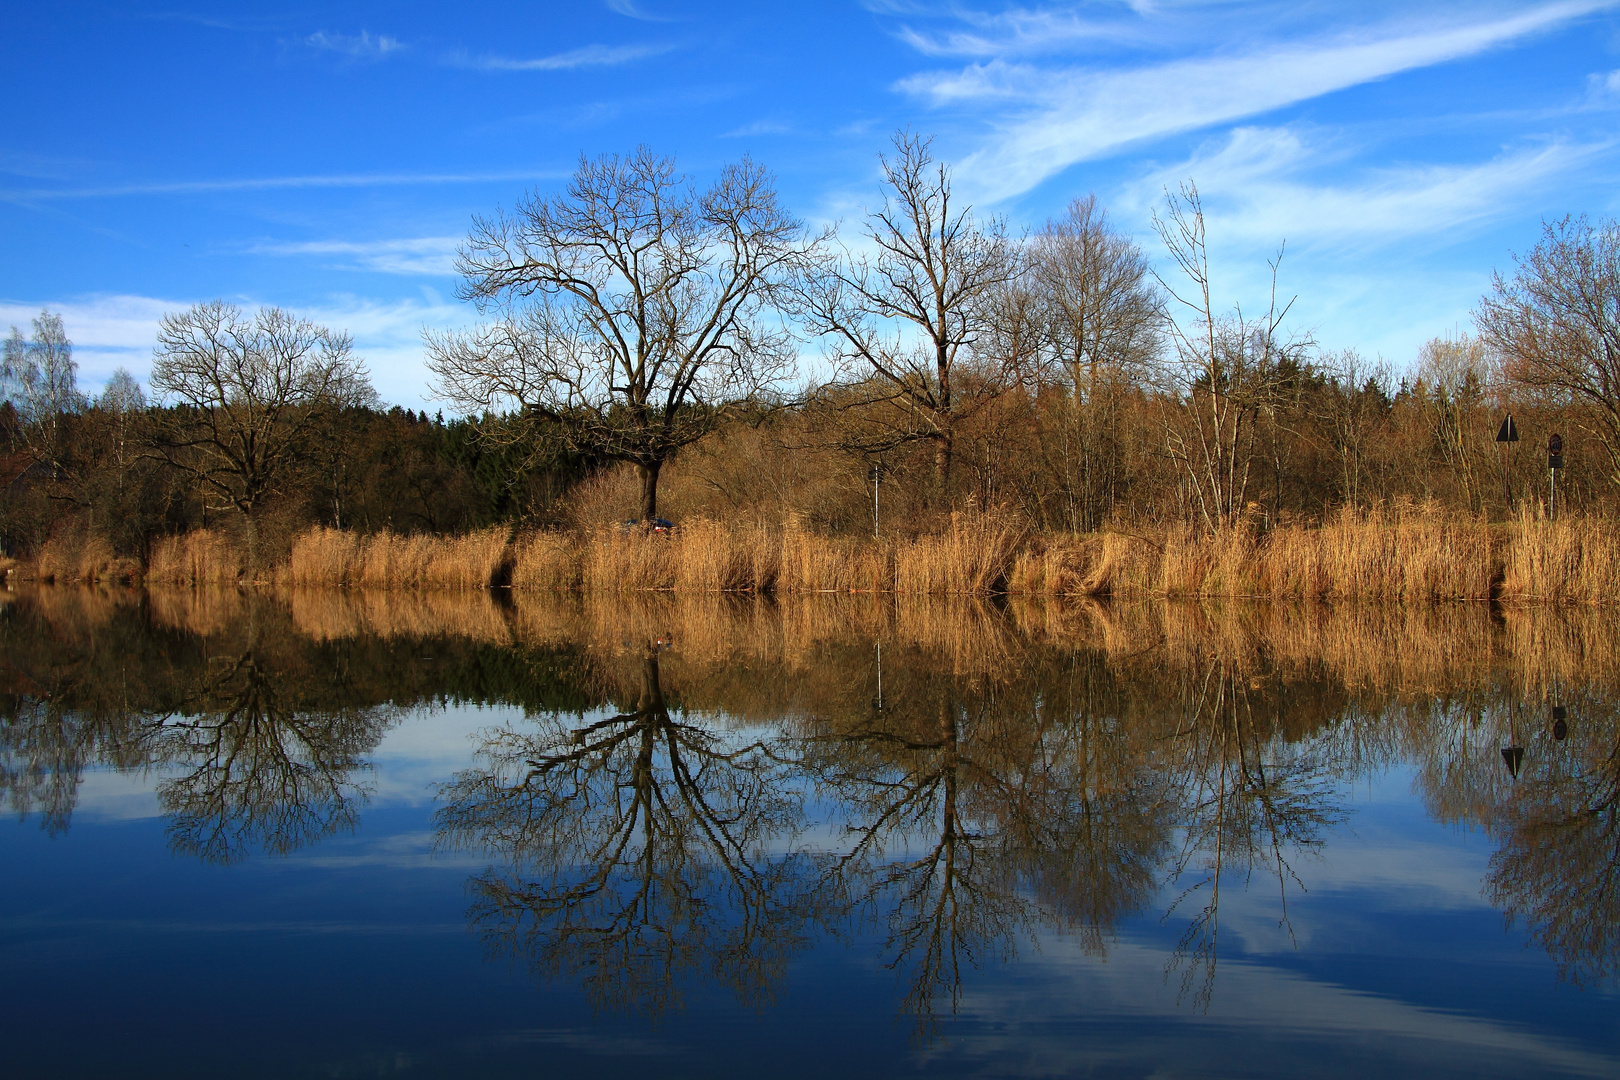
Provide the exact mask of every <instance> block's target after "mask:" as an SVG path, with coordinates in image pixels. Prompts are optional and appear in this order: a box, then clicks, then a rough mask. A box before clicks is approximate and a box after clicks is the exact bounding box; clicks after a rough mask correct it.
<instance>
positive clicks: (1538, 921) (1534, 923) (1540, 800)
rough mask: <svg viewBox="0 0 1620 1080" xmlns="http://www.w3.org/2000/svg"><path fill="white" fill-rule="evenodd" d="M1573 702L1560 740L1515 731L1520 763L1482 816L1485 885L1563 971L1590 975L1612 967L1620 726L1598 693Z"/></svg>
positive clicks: (1597, 977) (1619, 880) (1617, 967)
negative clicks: (1489, 836) (1487, 832)
mask: <svg viewBox="0 0 1620 1080" xmlns="http://www.w3.org/2000/svg"><path fill="white" fill-rule="evenodd" d="M1572 711H1573V712H1574V714H1575V716H1576V724H1575V732H1574V737H1573V738H1571V739H1570V740H1569V742H1567V743H1565V742H1562V741H1561V740H1555V739H1553V738H1551V737H1550V735H1549V733H1548V732H1546V731H1543V730H1539V729H1538V730H1536V731H1535V733H1534V734H1533V735H1531V737H1530V738H1528V739H1523V740H1521V741H1524V742H1526V743H1528V746H1527V747H1526V754H1525V762H1526V765H1527V767H1526V768H1525V771H1524V774H1523V775H1522V776H1521V777H1520V779H1519V781H1518V783H1517V784H1515V785H1513V790H1512V793H1511V795H1510V796H1509V797H1508V798H1506V799H1504V800H1503V802H1502V804H1501V805H1500V806H1499V807H1498V809H1497V811H1496V813H1495V815H1494V820H1493V821H1492V823H1491V824H1492V826H1493V831H1494V832H1495V833H1496V834H1497V836H1498V839H1499V847H1498V850H1497V851H1496V853H1495V854H1494V855H1492V857H1491V864H1490V872H1489V875H1488V877H1487V888H1488V890H1489V893H1490V896H1491V902H1492V903H1493V904H1495V905H1497V906H1498V907H1500V908H1502V910H1503V912H1504V913H1505V914H1506V916H1507V917H1508V919H1509V920H1515V919H1517V920H1522V921H1523V922H1524V923H1525V925H1526V926H1527V927H1528V928H1529V930H1530V933H1531V934H1532V935H1533V936H1534V937H1535V939H1536V941H1538V942H1539V943H1540V944H1541V945H1542V946H1543V947H1545V948H1546V950H1547V951H1548V953H1550V954H1551V955H1552V957H1553V958H1554V960H1555V961H1557V963H1558V967H1559V972H1560V974H1561V975H1562V976H1563V977H1565V978H1568V979H1570V980H1571V981H1573V982H1575V983H1577V984H1596V983H1601V982H1604V981H1607V980H1610V979H1613V978H1614V977H1615V976H1616V975H1617V974H1620V731H1617V730H1616V728H1617V725H1616V715H1615V707H1614V703H1613V701H1612V699H1609V698H1607V697H1605V696H1599V695H1580V697H1579V699H1578V700H1577V702H1576V705H1575V708H1574V709H1573V710H1572ZM1527 726H1528V725H1527ZM1504 771H1505V770H1504Z"/></svg>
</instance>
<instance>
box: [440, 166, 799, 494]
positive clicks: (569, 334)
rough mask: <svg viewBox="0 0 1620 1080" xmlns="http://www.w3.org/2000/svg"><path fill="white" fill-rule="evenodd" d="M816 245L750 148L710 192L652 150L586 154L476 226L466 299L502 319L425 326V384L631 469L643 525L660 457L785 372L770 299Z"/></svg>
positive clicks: (464, 267) (783, 344)
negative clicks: (532, 422)
mask: <svg viewBox="0 0 1620 1080" xmlns="http://www.w3.org/2000/svg"><path fill="white" fill-rule="evenodd" d="M810 246H811V244H810V242H809V241H807V240H806V239H805V236H804V231H803V229H802V228H801V226H800V224H799V222H798V221H796V220H795V219H794V218H793V217H791V216H790V215H789V214H788V213H787V212H786V211H784V210H783V209H782V207H781V206H780V205H779V204H778V202H777V197H776V190H775V187H774V184H773V181H772V178H771V176H770V174H769V173H767V172H766V171H765V170H764V169H763V168H761V167H759V166H757V165H755V164H753V163H752V162H749V161H747V160H744V161H742V162H740V163H738V164H734V165H728V166H726V167H725V168H724V169H722V170H721V171H720V174H719V176H718V177H716V179H715V181H714V183H712V184H711V185H710V186H709V187H708V188H706V189H704V190H702V191H699V190H698V189H697V188H696V187H694V186H693V185H692V184H691V183H690V182H689V181H688V180H687V178H685V177H684V176H682V175H681V174H680V173H678V172H677V171H676V168H675V161H674V159H673V158H668V157H660V156H658V155H656V154H654V153H652V151H650V150H648V149H647V148H645V147H642V148H640V149H638V150H637V151H636V152H635V153H633V154H629V155H627V156H619V155H606V156H602V157H598V158H595V159H589V160H581V162H580V165H579V169H578V170H577V171H576V172H575V173H574V176H573V179H571V180H570V181H569V183H568V186H567V187H566V188H565V189H564V190H563V191H562V192H561V193H560V194H558V195H555V196H552V197H549V198H543V197H540V196H538V195H536V196H531V197H529V198H527V199H525V200H524V201H522V202H520V203H519V204H518V205H517V207H516V209H514V210H513V211H512V212H511V213H499V214H497V215H496V216H494V217H492V218H480V219H478V220H477V221H476V222H475V223H474V226H473V230H472V233H471V235H470V236H469V237H468V239H467V242H466V244H465V245H463V247H462V248H461V252H460V257H459V259H458V261H457V266H458V268H459V269H460V271H461V273H462V275H463V277H464V279H465V281H464V284H463V285H462V288H461V294H462V296H463V297H464V298H465V299H468V300H471V301H473V302H474V303H475V304H477V305H478V308H479V310H480V311H481V312H484V313H490V314H493V315H495V318H494V320H493V321H492V322H490V323H488V324H486V325H483V326H480V327H478V328H476V329H474V330H471V331H468V332H464V333H463V332H451V333H443V334H434V333H429V334H428V335H427V352H428V367H429V369H430V370H431V371H432V372H433V375H434V384H433V390H434V392H435V393H437V394H438V395H440V396H441V397H443V398H444V399H445V400H447V401H450V402H453V403H454V404H456V405H458V406H460V407H463V408H466V409H469V410H479V409H501V408H510V407H512V406H517V407H519V408H521V409H522V410H523V412H524V413H525V414H527V415H529V416H532V417H535V418H537V419H542V420H546V421H550V422H552V425H553V427H554V430H556V431H558V432H560V433H561V436H562V438H563V439H564V440H565V442H566V443H567V445H568V448H569V449H571V450H574V451H577V452H584V453H589V454H592V455H595V456H598V457H602V458H606V459H608V460H616V461H626V462H630V463H632V464H634V465H635V467H636V469H637V471H638V472H639V474H640V477H641V517H642V519H643V520H651V519H652V518H654V517H656V516H657V513H658V476H659V471H660V470H661V469H662V468H663V465H664V463H665V462H666V461H668V460H669V458H670V457H671V456H672V455H673V454H674V453H675V452H676V451H678V450H679V449H680V448H681V447H683V446H687V445H689V444H691V443H693V442H695V441H697V440H698V439H700V438H702V437H703V436H704V435H706V434H707V433H708V432H710V431H711V430H713V429H714V427H715V425H716V424H717V423H718V422H719V420H720V419H721V417H722V416H723V415H724V411H725V410H726V409H728V408H732V407H734V406H736V405H737V404H738V403H739V402H742V401H745V400H748V399H750V398H757V397H759V396H760V395H761V394H762V393H768V392H769V391H770V390H771V389H772V388H773V387H774V386H775V385H776V384H777V383H778V381H779V380H780V379H781V378H782V377H783V376H784V374H785V373H786V372H787V371H788V370H789V369H790V364H791V350H790V342H789V339H788V336H787V335H786V333H785V332H783V331H782V329H781V328H780V326H779V325H777V326H775V327H773V326H772V325H771V324H770V322H769V320H768V318H767V317H768V315H769V303H770V301H771V299H772V297H773V296H774V294H775V292H776V290H777V289H778V288H779V287H780V286H781V284H782V282H783V281H784V280H785V279H786V278H787V277H788V276H789V275H790V274H791V273H792V272H793V271H794V269H795V268H796V266H797V263H798V262H799V260H800V259H801V258H803V256H804V255H805V253H806V252H807V251H808V250H809V248H810Z"/></svg>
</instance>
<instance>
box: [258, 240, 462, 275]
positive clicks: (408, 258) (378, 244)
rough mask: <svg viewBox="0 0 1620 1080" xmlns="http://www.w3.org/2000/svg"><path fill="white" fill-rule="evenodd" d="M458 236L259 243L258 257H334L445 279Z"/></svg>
mask: <svg viewBox="0 0 1620 1080" xmlns="http://www.w3.org/2000/svg"><path fill="white" fill-rule="evenodd" d="M460 243H461V237H456V236H422V237H413V238H408V239H398V240H372V241H364V242H353V241H347V240H315V241H308V242H304V243H293V244H260V245H258V246H256V247H253V248H250V249H249V250H250V251H251V252H252V253H254V254H261V255H316V256H336V257H337V258H336V262H337V265H339V266H342V267H347V268H354V269H362V270H371V271H375V272H377V273H383V274H408V275H412V276H421V275H433V276H448V275H451V274H454V273H455V272H456V265H455V264H456V247H457V246H458V245H459V244H460Z"/></svg>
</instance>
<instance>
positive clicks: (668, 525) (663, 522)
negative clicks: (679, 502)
mask: <svg viewBox="0 0 1620 1080" xmlns="http://www.w3.org/2000/svg"><path fill="white" fill-rule="evenodd" d="M619 528H620V529H621V530H623V531H624V532H630V531H631V530H632V529H641V530H643V531H644V532H655V533H666V532H674V531H675V523H674V522H673V521H669V520H667V519H665V518H653V519H652V520H651V521H635V520H630V521H625V522H624V523H623V524H621V525H620V526H619Z"/></svg>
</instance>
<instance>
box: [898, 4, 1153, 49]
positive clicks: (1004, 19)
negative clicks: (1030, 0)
mask: <svg viewBox="0 0 1620 1080" xmlns="http://www.w3.org/2000/svg"><path fill="white" fill-rule="evenodd" d="M1120 10H1122V11H1123V12H1125V13H1126V14H1130V13H1131V12H1130V9H1129V8H1127V7H1125V6H1124V5H1120ZM888 11H889V12H890V13H893V14H898V15H902V16H907V15H918V14H927V15H933V14H936V13H935V12H933V11H930V10H927V9H922V10H919V9H918V8H916V7H915V6H908V7H906V8H901V9H897V8H895V7H893V6H890V7H889V8H888ZM1087 11H1088V13H1087V14H1086V15H1081V14H1080V13H1079V12H1078V11H1075V10H1073V9H1051V8H1025V7H1015V8H1007V9H1005V10H1001V11H992V12H981V11H974V10H972V9H968V8H962V7H952V8H950V9H948V12H947V13H948V15H949V16H950V17H951V19H952V21H954V22H955V23H957V25H956V26H953V27H949V28H945V29H932V28H928V27H923V26H919V25H918V24H917V23H916V22H909V21H908V22H904V23H902V24H901V26H900V27H899V29H898V30H897V31H896V35H897V36H898V37H899V38H900V40H902V41H904V42H905V43H906V44H908V45H910V46H911V47H912V48H913V49H916V50H917V51H918V52H920V53H922V54H923V55H924V56H942V57H943V56H973V57H980V58H986V57H1008V56H1018V55H1035V54H1042V53H1052V52H1059V51H1073V50H1076V49H1081V48H1086V47H1089V46H1098V45H1110V46H1117V45H1127V44H1138V43H1141V42H1143V41H1144V40H1146V39H1147V38H1148V37H1149V35H1150V29H1149V27H1148V25H1147V24H1146V23H1144V22H1142V21H1141V20H1139V19H1133V20H1126V19H1118V18H1116V19H1107V18H1099V17H1097V15H1096V8H1095V7H1091V8H1088V9H1087Z"/></svg>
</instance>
